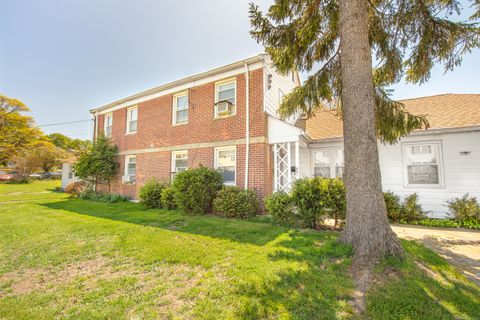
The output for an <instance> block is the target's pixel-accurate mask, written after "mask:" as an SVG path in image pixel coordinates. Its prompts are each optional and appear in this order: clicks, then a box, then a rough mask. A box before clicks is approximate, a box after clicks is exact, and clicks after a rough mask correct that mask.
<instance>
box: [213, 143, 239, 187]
mask: <svg viewBox="0 0 480 320" xmlns="http://www.w3.org/2000/svg"><path fill="white" fill-rule="evenodd" d="M225 150H229V151H230V150H233V151H234V152H235V174H234V176H233V179H234V181H233V182H224V183H223V184H224V185H226V186H235V185H237V146H228V147H217V148H215V150H214V157H213V158H214V160H213V161H214V164H213V166H214V168H215V169H219V167H218V154H219V153H220V151H225Z"/></svg>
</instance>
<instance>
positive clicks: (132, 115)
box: [127, 107, 138, 133]
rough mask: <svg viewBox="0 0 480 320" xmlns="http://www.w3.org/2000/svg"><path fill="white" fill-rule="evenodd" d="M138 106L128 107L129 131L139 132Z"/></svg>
mask: <svg viewBox="0 0 480 320" xmlns="http://www.w3.org/2000/svg"><path fill="white" fill-rule="evenodd" d="M137 115H138V111H137V107H131V108H128V109H127V133H135V132H137V118H138V116H137Z"/></svg>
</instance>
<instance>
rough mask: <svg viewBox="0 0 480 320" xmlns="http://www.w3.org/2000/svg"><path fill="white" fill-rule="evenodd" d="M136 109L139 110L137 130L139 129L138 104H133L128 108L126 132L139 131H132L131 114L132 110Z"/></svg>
mask: <svg viewBox="0 0 480 320" xmlns="http://www.w3.org/2000/svg"><path fill="white" fill-rule="evenodd" d="M134 109H136V110H137V120H136V121H137V130H138V106H131V107H129V108H127V125H126V132H125V134H134V133H137V130H135V131H130V121H132V119H131V115H130V111H131V110H134Z"/></svg>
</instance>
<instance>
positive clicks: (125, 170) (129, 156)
mask: <svg viewBox="0 0 480 320" xmlns="http://www.w3.org/2000/svg"><path fill="white" fill-rule="evenodd" d="M131 158H135V175H131V174H129V173H128V164H129V163H130V162H129V161H130V159H131ZM123 173H124V175H125V176H133V177H134V180H135V181H136V180H137V156H136V155H135V154H127V155H125V165H124V172H123Z"/></svg>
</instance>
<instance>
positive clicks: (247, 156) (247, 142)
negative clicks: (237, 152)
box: [245, 62, 250, 190]
mask: <svg viewBox="0 0 480 320" xmlns="http://www.w3.org/2000/svg"><path fill="white" fill-rule="evenodd" d="M249 94H250V74H249V70H248V63H246V62H245V108H246V110H245V118H246V119H245V190H247V189H248V170H249V168H248V167H249V166H248V163H249V160H250V102H249Z"/></svg>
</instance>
